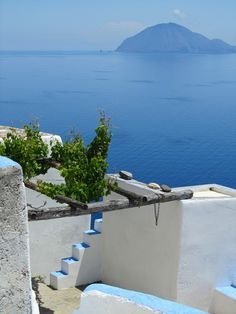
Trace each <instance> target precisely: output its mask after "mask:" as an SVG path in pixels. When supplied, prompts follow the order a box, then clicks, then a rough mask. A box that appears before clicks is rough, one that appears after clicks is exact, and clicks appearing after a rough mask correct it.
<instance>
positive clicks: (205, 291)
mask: <svg viewBox="0 0 236 314" xmlns="http://www.w3.org/2000/svg"><path fill="white" fill-rule="evenodd" d="M235 275H236V198H226V199H205V200H196V201H195V200H188V201H183V221H182V236H181V246H180V261H179V271H178V282H177V291H178V295H177V300H178V302H183V303H185V304H189V305H192V306H195V307H199V308H202V309H209V307H210V303H211V297H212V294H213V289H214V288H215V287H222V286H228V285H231V284H232V281H233V278H234V276H235Z"/></svg>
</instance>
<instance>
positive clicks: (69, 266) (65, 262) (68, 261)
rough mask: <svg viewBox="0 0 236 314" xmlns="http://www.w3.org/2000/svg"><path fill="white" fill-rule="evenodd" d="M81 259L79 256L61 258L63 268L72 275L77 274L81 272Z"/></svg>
mask: <svg viewBox="0 0 236 314" xmlns="http://www.w3.org/2000/svg"><path fill="white" fill-rule="evenodd" d="M79 266H80V261H79V259H77V258H74V257H73V256H72V257H66V258H63V259H62V260H61V270H62V271H63V272H64V273H66V274H68V275H72V276H77V275H78V272H79Z"/></svg>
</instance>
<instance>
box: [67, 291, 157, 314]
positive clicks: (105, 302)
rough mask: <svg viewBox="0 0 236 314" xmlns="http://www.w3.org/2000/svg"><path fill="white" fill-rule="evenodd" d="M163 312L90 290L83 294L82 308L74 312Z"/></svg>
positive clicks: (136, 313)
mask: <svg viewBox="0 0 236 314" xmlns="http://www.w3.org/2000/svg"><path fill="white" fill-rule="evenodd" d="M121 313H122V314H162V313H163V312H160V311H155V310H153V309H151V308H148V307H146V306H142V305H140V304H137V303H134V302H130V301H128V300H127V299H124V298H122V297H118V296H113V295H108V294H104V293H102V292H99V291H90V292H88V293H83V294H82V296H81V305H80V309H78V310H75V311H74V312H73V313H72V314H121Z"/></svg>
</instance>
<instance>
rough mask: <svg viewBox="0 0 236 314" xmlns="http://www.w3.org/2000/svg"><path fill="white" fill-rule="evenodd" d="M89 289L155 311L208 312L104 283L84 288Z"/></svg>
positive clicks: (171, 313)
mask: <svg viewBox="0 0 236 314" xmlns="http://www.w3.org/2000/svg"><path fill="white" fill-rule="evenodd" d="M88 291H100V292H103V293H105V294H108V295H113V296H118V297H121V298H125V299H128V300H129V301H131V302H134V303H136V304H140V305H143V306H147V307H149V308H151V309H153V310H155V311H158V310H159V311H162V312H164V313H165V314H207V312H204V311H200V310H197V309H194V308H191V307H189V306H186V305H183V304H179V303H175V302H172V301H169V300H165V299H161V298H158V297H155V296H153V295H150V294H145V293H141V292H136V291H131V290H125V289H120V288H117V287H112V286H108V285H104V284H92V285H90V286H88V287H87V288H86V289H85V290H84V292H88Z"/></svg>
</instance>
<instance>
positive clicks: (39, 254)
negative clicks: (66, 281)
mask: <svg viewBox="0 0 236 314" xmlns="http://www.w3.org/2000/svg"><path fill="white" fill-rule="evenodd" d="M89 227H90V215H85V216H75V217H65V218H56V219H48V220H38V221H30V222H29V234H30V262H31V272H32V276H38V275H40V276H43V277H44V278H45V282H46V283H49V275H50V272H52V271H56V270H60V269H61V259H62V258H63V257H70V256H72V244H74V243H79V242H81V241H82V237H83V231H84V230H87V229H89Z"/></svg>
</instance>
